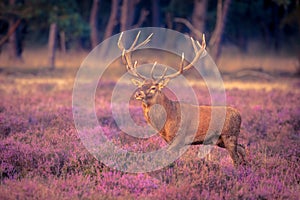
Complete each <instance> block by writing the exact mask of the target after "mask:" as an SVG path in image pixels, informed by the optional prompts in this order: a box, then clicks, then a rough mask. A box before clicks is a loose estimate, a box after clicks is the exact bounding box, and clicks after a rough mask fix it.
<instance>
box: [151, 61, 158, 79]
mask: <svg viewBox="0 0 300 200" xmlns="http://www.w3.org/2000/svg"><path fill="white" fill-rule="evenodd" d="M156 64H157V62H156V61H155V62H154V64H153V67H152V69H151V73H150V74H151V78H152V79H153V80H155V77H154V74H153V72H154V69H155V66H156Z"/></svg>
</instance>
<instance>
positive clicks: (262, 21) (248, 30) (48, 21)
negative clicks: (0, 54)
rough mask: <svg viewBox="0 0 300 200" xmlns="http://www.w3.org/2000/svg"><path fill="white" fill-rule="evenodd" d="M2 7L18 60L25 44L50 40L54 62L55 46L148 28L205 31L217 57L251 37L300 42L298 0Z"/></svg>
mask: <svg viewBox="0 0 300 200" xmlns="http://www.w3.org/2000/svg"><path fill="white" fill-rule="evenodd" d="M0 10H1V12H0V48H1V50H2V51H3V50H5V51H7V52H8V55H9V57H10V58H11V59H12V60H17V59H21V57H22V52H23V48H24V46H25V47H26V44H30V46H31V45H34V46H42V45H46V44H47V45H48V48H49V65H50V66H54V60H55V49H56V48H57V47H58V48H60V50H61V51H62V52H67V51H68V50H69V49H72V48H82V49H91V48H93V47H95V46H96V45H98V44H99V43H100V42H101V41H103V40H104V39H106V38H108V37H110V36H112V35H113V34H116V33H119V32H121V31H125V30H129V29H132V28H137V27H147V26H153V27H165V28H170V29H175V30H178V31H180V32H187V33H189V34H190V35H192V36H193V37H195V38H197V39H198V40H201V35H202V33H205V35H206V37H207V38H208V41H209V42H208V48H209V51H210V54H211V55H212V56H213V57H214V59H218V57H219V55H220V54H221V48H220V47H221V45H223V44H226V43H230V44H233V45H235V46H237V47H238V48H240V49H241V50H242V51H245V52H247V50H248V45H249V43H250V42H251V41H252V40H261V41H264V42H265V43H266V46H268V47H271V48H272V49H274V50H278V49H280V48H283V47H284V45H285V44H297V43H298V44H299V43H300V30H299V27H300V0H254V1H250V0H211V1H208V0H184V1H182V0H152V1H148V0H86V1H81V0H1V1H0ZM24 44H25V45H24ZM28 46H29V45H28ZM295 48H298V49H297V50H298V51H299V46H297V45H296V46H295Z"/></svg>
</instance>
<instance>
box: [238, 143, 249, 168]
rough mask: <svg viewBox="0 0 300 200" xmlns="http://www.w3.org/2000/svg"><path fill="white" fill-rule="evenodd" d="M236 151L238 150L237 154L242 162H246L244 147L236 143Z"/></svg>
mask: <svg viewBox="0 0 300 200" xmlns="http://www.w3.org/2000/svg"><path fill="white" fill-rule="evenodd" d="M237 152H238V155H239V157H240V159H241V160H242V162H243V163H244V164H246V163H247V162H246V160H245V157H246V153H245V147H244V146H242V145H240V144H237Z"/></svg>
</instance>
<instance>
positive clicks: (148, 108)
mask: <svg viewBox="0 0 300 200" xmlns="http://www.w3.org/2000/svg"><path fill="white" fill-rule="evenodd" d="M153 87H154V88H156V90H154V89H153ZM162 87H163V86H160V83H155V82H153V81H151V80H150V81H149V80H148V81H146V82H144V83H143V84H142V85H140V87H139V90H138V91H137V93H136V98H137V99H139V100H142V101H143V103H142V106H143V111H144V116H145V119H146V121H147V122H148V123H149V124H151V125H152V126H153V127H154V128H155V129H156V130H158V131H159V134H160V135H161V137H163V139H164V140H165V141H166V142H168V143H169V144H171V146H176V145H182V144H183V145H198V144H203V143H204V144H216V145H218V146H219V147H222V148H226V149H227V150H228V152H229V154H230V156H231V158H232V160H233V162H234V164H235V165H239V164H241V163H244V162H245V160H244V157H245V152H244V147H243V146H241V145H239V144H238V142H237V140H238V136H239V133H240V126H241V116H240V113H239V112H238V111H237V110H236V109H234V108H231V107H221V106H219V107H218V106H215V107H212V106H199V107H198V106H194V105H189V104H183V103H180V102H178V101H172V100H170V99H169V98H168V97H167V96H166V95H165V94H164V93H163V92H162V91H161V90H160V89H161V88H162ZM150 88H152V91H151V89H150ZM156 104H158V105H160V106H162V108H164V111H163V110H161V109H153V110H152V108H153V106H154V105H156ZM197 109H199V110H198V111H197ZM181 111H182V112H181ZM212 112H214V113H215V115H214V119H213V121H212V119H211V116H212V115H211V114H212ZM222 112H223V113H224V114H225V112H226V114H225V121H224V124H223V127H220V126H221V125H222V123H220V121H222V119H221V118H220V119H219V115H218V113H222ZM182 113H188V116H184V115H182ZM197 113H198V114H199V116H196V115H197ZM164 115H166V116H164ZM220 116H222V115H221V114H220ZM223 116H224V115H223ZM164 118H165V121H163V122H164V124H162V125H160V124H161V123H162V120H163V119H164ZM197 118H198V120H196V119H197ZM215 118H216V119H215ZM180 124H181V125H182V126H183V129H184V133H180V134H179V135H177V136H176V133H178V132H180V131H179V127H180ZM209 125H210V127H209ZM218 130H222V131H221V133H219V132H218ZM192 137H194V138H192Z"/></svg>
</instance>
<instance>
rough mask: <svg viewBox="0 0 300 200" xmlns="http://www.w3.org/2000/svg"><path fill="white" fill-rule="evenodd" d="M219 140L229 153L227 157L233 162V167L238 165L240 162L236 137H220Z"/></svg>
mask: <svg viewBox="0 0 300 200" xmlns="http://www.w3.org/2000/svg"><path fill="white" fill-rule="evenodd" d="M221 139H222V141H223V143H224V146H225V148H226V149H227V151H228V152H229V155H230V157H231V159H232V160H233V163H234V165H235V166H237V165H239V164H240V163H241V162H240V158H239V156H238V150H237V137H236V136H232V135H222V136H221Z"/></svg>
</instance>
